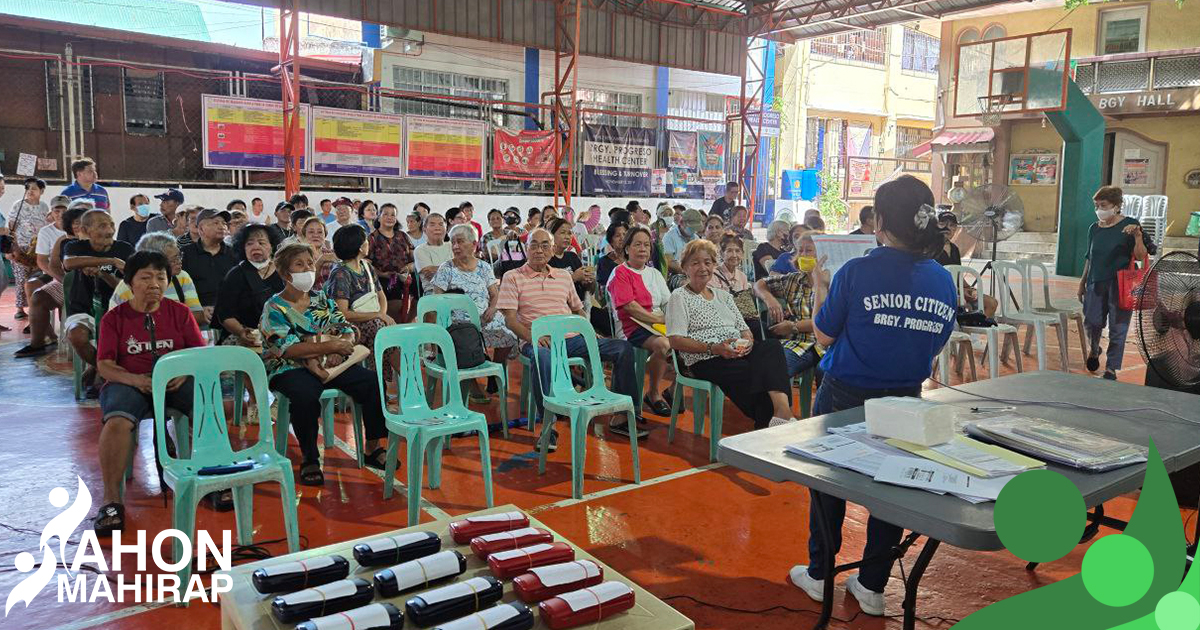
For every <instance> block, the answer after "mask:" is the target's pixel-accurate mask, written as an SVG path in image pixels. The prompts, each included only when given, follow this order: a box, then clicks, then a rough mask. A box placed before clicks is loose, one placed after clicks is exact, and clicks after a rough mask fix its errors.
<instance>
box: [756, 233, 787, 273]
mask: <svg viewBox="0 0 1200 630" xmlns="http://www.w3.org/2000/svg"><path fill="white" fill-rule="evenodd" d="M782 253H783V250H781V249H776V247H775V246H774V245H772V244H771V243H770V242H766V243H759V245H758V247H757V248H756V249H755V250H754V279H755V280H762V279H763V278H766V277H767V275H768V274H767V269H766V267H763V265H762V260H763V259H764V258H779V255H780V254H782Z"/></svg>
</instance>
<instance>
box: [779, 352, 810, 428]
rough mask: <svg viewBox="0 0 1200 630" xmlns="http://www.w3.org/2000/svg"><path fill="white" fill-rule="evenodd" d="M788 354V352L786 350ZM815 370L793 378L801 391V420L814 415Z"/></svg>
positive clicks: (806, 371)
mask: <svg viewBox="0 0 1200 630" xmlns="http://www.w3.org/2000/svg"><path fill="white" fill-rule="evenodd" d="M784 352H788V350H784ZM813 372H814V370H813V369H811V368H810V369H807V370H805V371H803V372H801V373H800V374H799V375H797V376H795V377H793V378H792V383H794V384H795V386H796V388H797V389H799V390H800V418H801V419H803V418H807V417H808V416H809V415H810V414H811V413H812V396H813Z"/></svg>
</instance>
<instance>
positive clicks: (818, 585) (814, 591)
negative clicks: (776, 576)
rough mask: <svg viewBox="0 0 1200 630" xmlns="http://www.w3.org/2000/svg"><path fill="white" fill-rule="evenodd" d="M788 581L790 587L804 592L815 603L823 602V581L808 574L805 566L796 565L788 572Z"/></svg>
mask: <svg viewBox="0 0 1200 630" xmlns="http://www.w3.org/2000/svg"><path fill="white" fill-rule="evenodd" d="M788 581H789V582H791V583H792V586H795V587H796V588H798V589H800V590H802V591H804V593H805V594H806V595H808V596H809V597H810V598H812V600H813V601H815V602H822V601H825V581H824V580H818V579H816V578H814V577H812V576H811V575H809V574H808V565H807V564H797V565H796V566H794V567H792V570H791V571H788Z"/></svg>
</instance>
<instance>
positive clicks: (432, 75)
mask: <svg viewBox="0 0 1200 630" xmlns="http://www.w3.org/2000/svg"><path fill="white" fill-rule="evenodd" d="M391 87H393V88H395V89H397V90H402V91H405V92H424V93H426V94H445V95H448V96H465V97H468V98H477V99H480V100H484V101H507V100H508V80H507V79H490V78H487V77H477V76H471V75H467V74H458V73H456V72H438V71H436V70H422V69H420V68H405V67H402V66H395V67H393V68H392V85H391ZM383 107H384V111H387V112H391V113H394V114H420V115H422V116H440V117H442V118H474V119H478V118H479V109H478V108H476V107H455V106H454V105H451V104H449V103H439V102H435V101H422V100H419V99H403V98H388V99H384V106H383ZM494 122H495V124H497V125H500V126H504V116H503V115H502V114H497V115H496V120H495V121H494Z"/></svg>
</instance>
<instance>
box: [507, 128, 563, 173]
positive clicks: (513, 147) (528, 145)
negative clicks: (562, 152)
mask: <svg viewBox="0 0 1200 630" xmlns="http://www.w3.org/2000/svg"><path fill="white" fill-rule="evenodd" d="M492 158H493V159H492V172H493V174H494V175H495V176H496V177H497V178H498V179H524V180H552V179H554V132H553V131H518V132H516V133H514V132H511V131H504V130H497V131H496V139H495V142H493V143H492Z"/></svg>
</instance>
